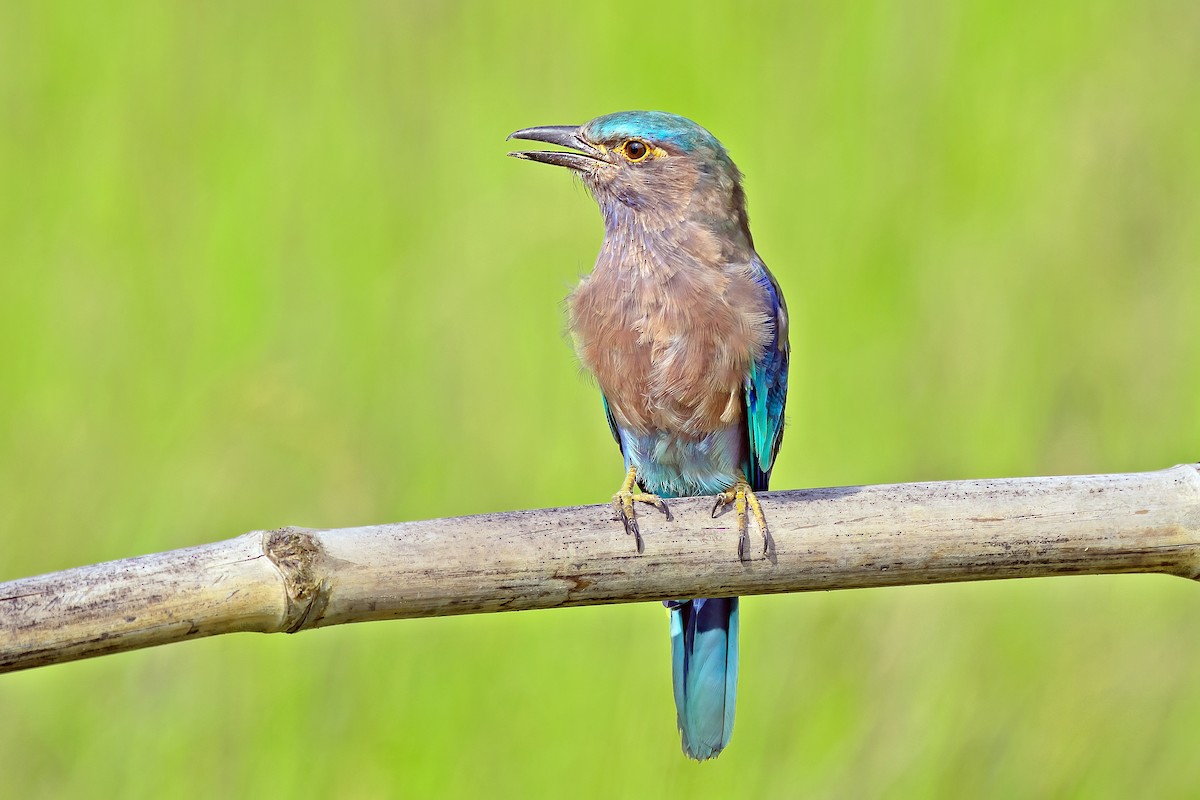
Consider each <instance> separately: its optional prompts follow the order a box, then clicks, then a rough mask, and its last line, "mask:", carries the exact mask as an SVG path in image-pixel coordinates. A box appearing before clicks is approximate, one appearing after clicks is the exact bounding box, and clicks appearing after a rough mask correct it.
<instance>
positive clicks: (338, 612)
mask: <svg viewBox="0 0 1200 800" xmlns="http://www.w3.org/2000/svg"><path fill="white" fill-rule="evenodd" d="M761 500H762V505H763V509H764V511H765V513H766V518H767V520H768V521H769V524H770V525H771V532H772V534H773V536H774V539H775V543H776V551H775V552H774V553H773V554H771V555H769V556H763V555H762V554H760V553H759V552H757V551H758V550H759V548H758V547H752V548H751V551H752V552H753V558H752V559H751V560H749V561H746V562H742V561H739V560H738V557H737V538H738V537H737V532H736V524H735V522H734V514H733V513H732V511H728V510H727V511H726V513H724V514H722V515H720V516H718V517H717V518H716V519H712V518H710V516H709V511H710V509H711V507H712V498H686V499H679V500H672V501H671V502H670V505H671V511H672V515H673V521H667V520H665V519H664V518H663V516H662V515H661V514H660V513H659V512H657V511H655V510H653V509H651V508H649V507H644V508H639V509H638V514H639V519H640V523H641V529H642V533H643V536H644V537H645V542H646V548H645V553H644V554H642V555H638V553H637V552H636V551H635V549H634V543H633V541H632V540H631V539H630V538H628V537H627V536H626V535H625V534H624V531H623V528H622V526H621V525H620V524H619V523H616V522H613V521H612V519H611V506H610V505H608V504H605V505H598V506H581V507H574V508H556V509H543V510H538V511H513V512H507V513H500V514H483V515H479V516H472V517H458V518H453V519H439V520H429V521H426V522H404V523H398V524H393V525H376V526H370V527H363V528H342V529H336V530H305V529H299V528H285V529H282V530H277V531H266V532H263V531H255V532H252V533H247V534H244V535H242V536H239V537H237V538H235V539H229V540H227V541H223V542H217V543H214V544H206V545H201V546H199V547H189V548H185V549H183V550H173V551H170V552H167V553H159V554H156V555H148V556H140V557H138V558H130V559H125V560H122V561H111V562H108V563H105V564H96V565H94V566H88V567H79V568H76V569H69V570H65V571H63V572H55V573H50V574H48V575H40V576H38V577H33V578H25V579H22V580H16V581H11V582H9V583H3V584H0V672H4V671H11V670H18V669H25V668H29V667H36V666H41V665H45V664H53V663H58V662H63V661H70V660H73V659H78V658H87V657H90V656H97V655H102V654H106V653H115V652H120V651H125V650H133V649H137V648H140V647H150V646H153V645H159V644H167V643H169V642H177V641H182V640H186V639H191V638H198V637H201V636H211V635H214V634H219V633H232V632H235V631H258V632H262V633H276V632H296V631H299V630H304V629H306V628H316V627H323V626H325V625H338V624H342V623H347V622H365V621H368V620H381V619H398V618H404V617H427V616H439V615H449V614H470V613H481V612H491V611H515V610H521V609H534V608H555V607H560V606H578V605H592V604H599V603H623V602H636V601H642V600H661V599H667V598H687V597H713V596H718V597H719V596H726V595H753V594H770V593H775V592H800V591H809V590H814V589H848V588H857V587H867V586H898V585H901V584H923V583H941V582H947V581H969V580H987V579H994V578H1029V577H1039V576H1048V575H1077V574H1098V573H1124V572H1160V573H1168V574H1171V575H1179V576H1182V577H1185V578H1191V579H1195V578H1197V576H1198V575H1200V465H1194V464H1189V465H1183V466H1178V467H1173V468H1171V469H1167V470H1162V471H1159V472H1147V473H1132V474H1122V475H1086V476H1066V477H1046V478H1013V479H1003V480H980V481H951V482H939V483H910V484H895V485H886V486H855V487H846V488H837V489H814V490H804V491H788V492H773V493H764V494H762V495H761ZM751 524H752V525H753V523H751ZM751 536H752V541H758V542H761V539H754V538H753V537H756V536H757V531H753V530H752V532H751Z"/></svg>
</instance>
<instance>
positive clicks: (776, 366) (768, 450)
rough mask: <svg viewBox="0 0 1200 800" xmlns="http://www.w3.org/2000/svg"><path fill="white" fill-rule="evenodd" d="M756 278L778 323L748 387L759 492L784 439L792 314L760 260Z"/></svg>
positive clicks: (752, 471)
mask: <svg viewBox="0 0 1200 800" xmlns="http://www.w3.org/2000/svg"><path fill="white" fill-rule="evenodd" d="M753 269H754V277H755V279H756V280H757V281H758V282H759V284H760V285H761V286H762V287H763V290H764V291H765V292H766V293H767V297H768V308H769V309H770V314H771V317H772V319H773V321H774V323H775V331H774V334H773V335H772V338H771V341H770V342H768V343H767V346H766V348H765V349H764V350H763V352H762V355H761V356H759V357H758V358H757V359H756V360H755V361H754V363H752V364H751V365H750V372H749V374H748V375H747V376H746V381H745V384H744V388H745V399H746V432H747V435H748V437H749V441H750V463H749V465H748V469H747V470H746V480H747V481H748V482H749V483H750V488H751V489H753V490H754V491H756V492H761V491H766V489H767V482H768V481H769V480H770V477H771V467H772V466H773V465H774V463H775V454H776V453H777V452H779V443H780V442H781V441H782V440H783V407H784V405H785V403H786V402H787V381H788V352H789V346H788V315H787V305H786V304H785V303H784V302H783V293H782V292H781V291H780V290H779V284H778V283H776V282H775V276H773V275H772V274H771V273H770V271H769V270H768V269H767V267H766V265H765V264H763V263H762V261H761V260H759V259H758V258H757V257H756V258H755V260H754V264H753Z"/></svg>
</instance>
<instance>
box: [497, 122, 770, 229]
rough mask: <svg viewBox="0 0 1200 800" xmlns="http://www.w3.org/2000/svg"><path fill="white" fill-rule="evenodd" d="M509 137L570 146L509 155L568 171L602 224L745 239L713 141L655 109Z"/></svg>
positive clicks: (738, 195)
mask: <svg viewBox="0 0 1200 800" xmlns="http://www.w3.org/2000/svg"><path fill="white" fill-rule="evenodd" d="M508 138H509V139H526V140H529V141H534V142H545V143H547V144H555V145H560V146H563V147H569V148H572V150H573V151H574V152H566V151H561V150H559V151H534V152H520V153H509V155H511V156H513V157H515V158H523V159H526V160H528V161H540V162H542V163H543V164H554V165H556V166H560V167H566V168H568V169H570V170H572V171H574V172H575V173H576V174H577V175H579V177H580V178H581V179H582V180H583V183H584V185H586V186H587V187H588V189H589V190H590V191H591V192H592V195H593V196H594V197H595V198H596V202H597V203H599V204H600V208H601V210H603V211H604V215H605V218H606V219H607V220H608V221H609V223H610V224H611V223H613V221H614V220H629V219H633V220H636V221H637V222H638V223H639V224H641V225H644V226H646V227H649V228H656V227H666V226H669V225H671V224H673V223H675V222H677V221H681V220H688V221H693V222H699V223H702V224H704V225H705V226H706V227H714V226H715V227H722V228H724V227H729V228H731V229H737V230H739V231H742V232H744V233H745V235H746V238H747V240H749V231H748V230H747V227H746V206H745V196H744V195H743V193H742V183H741V173H740V172H738V168H737V167H736V166H735V165H734V163H733V160H732V159H731V158H730V157H729V154H728V153H726V152H725V148H724V147H723V146H722V145H721V143H720V142H719V141H717V139H716V137H715V136H713V135H712V134H711V133H709V132H708V131H707V130H705V129H704V128H702V127H700V126H699V125H697V124H696V123H694V122H692V121H691V120H689V119H686V118H684V117H681V116H678V115H677V114H668V113H666V112H663V111H621V112H618V113H616V114H607V115H605V116H603V117H597V118H596V119H594V120H592V121H591V122H588V123H586V124H584V125H579V126H576V125H549V126H543V127H537V128H525V129H523V130H519V131H516V132H515V133H513V134H511V135H510V136H509V137H508Z"/></svg>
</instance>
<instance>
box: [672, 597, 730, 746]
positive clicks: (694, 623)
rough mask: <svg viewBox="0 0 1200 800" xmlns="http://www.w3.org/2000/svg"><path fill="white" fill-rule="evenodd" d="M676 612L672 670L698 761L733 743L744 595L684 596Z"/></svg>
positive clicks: (682, 722)
mask: <svg viewBox="0 0 1200 800" xmlns="http://www.w3.org/2000/svg"><path fill="white" fill-rule="evenodd" d="M666 606H667V608H669V609H670V610H671V673H672V683H673V687H674V692H675V710H676V715H677V721H678V724H679V733H680V736H681V737H682V740H683V751H684V752H685V753H687V755H688V756H690V757H691V758H694V759H696V760H697V761H704V760H705V759H709V758H713V757H714V756H716V755H717V754H718V753H720V752H721V750H722V749H724V747H725V745H727V744H729V737H730V736H731V735H733V715H734V708H735V705H736V700H737V673H738V599H737V598H736V597H724V598H716V599H699V600H679V601H674V602H669V603H667V604H666Z"/></svg>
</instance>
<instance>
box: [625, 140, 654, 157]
mask: <svg viewBox="0 0 1200 800" xmlns="http://www.w3.org/2000/svg"><path fill="white" fill-rule="evenodd" d="M649 152H650V148H649V147H646V143H645V142H639V141H638V140H637V139H630V140H629V141H628V142H626V143H625V157H626V158H628V159H629V160H630V161H641V160H642V159H644V158H645V157H646V155H647V154H649Z"/></svg>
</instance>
